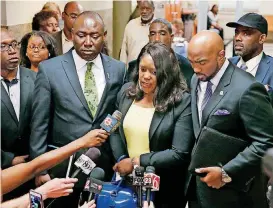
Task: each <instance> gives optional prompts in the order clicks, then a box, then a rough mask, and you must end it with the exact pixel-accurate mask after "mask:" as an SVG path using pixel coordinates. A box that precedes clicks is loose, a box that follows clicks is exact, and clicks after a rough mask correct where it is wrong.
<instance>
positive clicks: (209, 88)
mask: <svg viewBox="0 0 273 208" xmlns="http://www.w3.org/2000/svg"><path fill="white" fill-rule="evenodd" d="M212 86H213V84H212V82H211V81H208V83H207V88H206V92H205V96H204V99H203V100H202V105H201V109H202V111H203V110H204V108H205V106H206V104H207V103H208V101H209V99H210V98H211V96H212Z"/></svg>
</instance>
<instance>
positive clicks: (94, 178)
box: [87, 167, 105, 202]
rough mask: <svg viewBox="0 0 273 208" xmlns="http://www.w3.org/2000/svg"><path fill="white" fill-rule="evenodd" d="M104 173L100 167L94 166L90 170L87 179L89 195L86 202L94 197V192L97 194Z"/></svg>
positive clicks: (100, 187)
mask: <svg viewBox="0 0 273 208" xmlns="http://www.w3.org/2000/svg"><path fill="white" fill-rule="evenodd" d="M104 176H105V173H104V170H103V169H101V168H98V167H97V168H94V170H93V171H92V172H91V174H90V177H89V180H90V183H89V192H90V193H89V196H88V200H87V201H88V202H90V201H91V200H92V199H94V197H95V194H99V193H100V192H101V189H102V185H103V182H102V181H103V179H104Z"/></svg>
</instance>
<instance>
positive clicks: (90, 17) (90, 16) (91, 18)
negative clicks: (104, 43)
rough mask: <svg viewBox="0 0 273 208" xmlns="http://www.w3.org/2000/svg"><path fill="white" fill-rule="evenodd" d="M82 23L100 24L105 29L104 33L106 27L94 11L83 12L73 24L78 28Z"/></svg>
mask: <svg viewBox="0 0 273 208" xmlns="http://www.w3.org/2000/svg"><path fill="white" fill-rule="evenodd" d="M82 22H85V23H87V24H89V25H90V24H91V23H96V24H100V25H101V26H102V28H103V31H104V30H105V26H104V22H103V19H102V17H101V16H100V15H99V14H98V13H96V12H93V11H85V12H82V13H81V14H80V15H79V16H78V18H77V19H76V20H75V22H74V24H73V28H74V27H77V25H78V24H81V23H82Z"/></svg>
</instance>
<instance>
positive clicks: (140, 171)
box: [133, 166, 144, 208]
mask: <svg viewBox="0 0 273 208" xmlns="http://www.w3.org/2000/svg"><path fill="white" fill-rule="evenodd" d="M134 172H135V176H134V177H133V185H134V186H136V190H137V197H138V200H137V206H138V207H140V208H142V186H143V179H144V167H141V166H138V167H136V168H135V170H134Z"/></svg>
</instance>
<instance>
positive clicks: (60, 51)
mask: <svg viewBox="0 0 273 208" xmlns="http://www.w3.org/2000/svg"><path fill="white" fill-rule="evenodd" d="M52 36H53V37H54V38H55V40H56V46H55V47H56V50H57V54H58V55H62V54H63V45H62V30H61V31H59V32H56V33H53V34H52Z"/></svg>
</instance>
